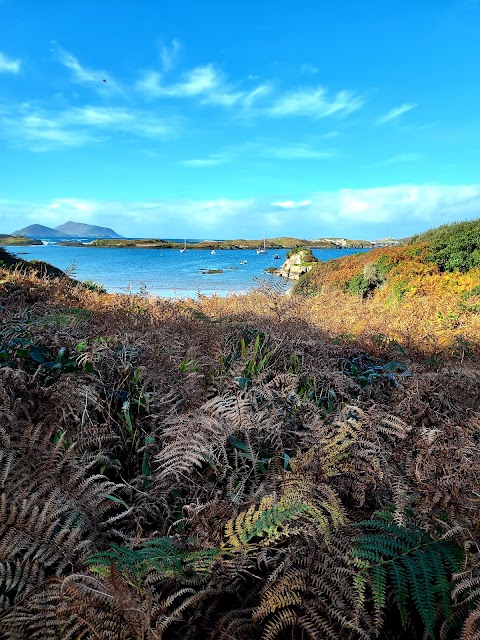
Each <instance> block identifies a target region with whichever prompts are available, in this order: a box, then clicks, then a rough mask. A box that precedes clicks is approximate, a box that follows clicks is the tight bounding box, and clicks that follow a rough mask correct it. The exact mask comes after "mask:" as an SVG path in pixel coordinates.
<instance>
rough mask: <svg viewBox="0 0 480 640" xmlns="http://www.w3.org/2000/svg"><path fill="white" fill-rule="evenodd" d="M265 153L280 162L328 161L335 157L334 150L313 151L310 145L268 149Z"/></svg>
mask: <svg viewBox="0 0 480 640" xmlns="http://www.w3.org/2000/svg"><path fill="white" fill-rule="evenodd" d="M263 153H264V155H266V156H268V157H271V158H278V159H280V160H326V159H328V158H333V157H334V156H335V152H334V151H332V150H323V149H313V148H312V147H310V146H309V145H291V146H277V147H268V148H267V149H265V150H264V152H263Z"/></svg>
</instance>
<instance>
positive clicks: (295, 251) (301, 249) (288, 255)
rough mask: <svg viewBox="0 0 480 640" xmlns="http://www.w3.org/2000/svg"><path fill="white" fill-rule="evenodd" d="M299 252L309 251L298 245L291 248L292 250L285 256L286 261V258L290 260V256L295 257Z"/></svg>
mask: <svg viewBox="0 0 480 640" xmlns="http://www.w3.org/2000/svg"><path fill="white" fill-rule="evenodd" d="M300 251H310V248H309V247H301V246H300V245H298V246H296V247H293V248H292V249H290V251H287V255H286V256H285V257H286V259H287V260H288V258H291V257H292V256H295V255H296V254H297V253H300Z"/></svg>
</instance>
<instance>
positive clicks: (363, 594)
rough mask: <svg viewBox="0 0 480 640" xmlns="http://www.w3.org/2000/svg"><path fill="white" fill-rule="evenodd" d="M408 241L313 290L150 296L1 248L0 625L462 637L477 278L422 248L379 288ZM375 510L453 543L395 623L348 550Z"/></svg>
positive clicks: (242, 637)
mask: <svg viewBox="0 0 480 640" xmlns="http://www.w3.org/2000/svg"><path fill="white" fill-rule="evenodd" d="M404 252H405V249H395V250H391V251H389V252H388V255H389V256H392V257H393V258H394V261H398V264H397V266H396V267H394V268H392V269H391V271H389V281H388V285H387V286H385V287H384V288H379V289H378V290H376V291H375V292H374V294H373V295H372V297H370V298H366V299H360V298H358V297H355V296H351V295H349V294H347V293H346V292H345V291H343V290H342V287H339V286H338V282H343V283H346V282H348V281H349V279H350V278H351V277H352V276H353V275H355V273H358V270H362V269H363V268H364V267H365V265H366V264H367V263H368V262H369V261H370V262H371V261H372V260H377V259H378V257H381V256H382V255H384V253H383V252H379V253H374V252H372V253H369V254H368V255H362V256H359V257H357V258H353V257H352V258H349V259H348V260H347V261H345V263H342V264H339V263H336V264H331V265H323V266H322V271H321V275H320V280H319V281H321V282H322V287H323V293H322V295H320V296H318V297H313V298H309V297H303V296H300V295H293V296H285V295H277V294H275V293H274V292H273V290H269V289H268V287H267V288H265V287H264V289H263V291H258V292H253V293H252V294H250V295H247V296H231V297H229V298H218V297H201V298H200V299H199V300H195V301H193V300H182V301H169V300H159V299H155V298H149V297H142V296H133V295H113V294H102V293H98V292H95V291H90V290H88V289H85V288H84V287H82V286H81V285H79V284H75V283H72V281H70V280H68V279H66V278H59V279H52V278H50V279H47V278H46V277H41V276H39V275H38V273H35V272H33V271H31V270H27V268H26V267H25V266H23V267H21V268H17V270H14V271H9V270H6V269H4V270H1V269H0V314H1V321H2V324H0V332H1V335H0V338H1V346H0V357H2V358H3V364H5V365H6V366H3V367H0V445H1V446H0V493H1V496H0V636H1V637H2V640H3V638H5V639H6V640H19V639H21V640H27V639H28V640H30V639H31V638H37V639H39V640H50V639H51V640H58V638H76V639H77V638H78V639H80V638H81V639H85V640H87V639H89V638H95V639H98V640H109V639H114V638H115V639H117V640H132V639H135V640H137V639H138V640H146V639H147V638H148V639H149V640H150V639H151V640H154V639H156V640H160V639H165V640H180V639H182V640H183V639H190V640H197V639H198V640H200V639H202V640H203V639H205V638H208V639H210V640H227V639H228V640H231V639H232V638H235V639H238V640H254V639H256V638H268V639H270V640H273V639H275V638H278V639H279V640H287V639H288V640H306V639H307V638H314V639H315V640H317V639H318V640H322V639H323V638H335V639H336V638H338V639H339V640H343V639H345V640H346V639H347V638H348V639H349V640H352V639H355V640H356V639H357V638H376V637H378V638H382V639H383V638H385V639H386V638H399V639H401V638H411V639H412V638H413V639H416V638H422V637H423V633H424V628H425V624H430V625H431V626H432V628H434V629H435V634H440V632H441V633H442V634H443V635H442V637H444V638H446V639H448V640H454V639H458V638H462V640H471V639H472V638H474V637H477V636H476V635H475V634H476V633H477V632H478V628H477V627H476V625H477V620H478V616H479V607H480V603H479V596H478V591H475V589H477V587H476V585H478V580H479V576H480V566H479V564H478V553H474V552H475V551H477V550H478V548H479V545H480V518H479V513H480V510H479V507H480V495H479V491H478V487H479V484H480V464H479V460H480V449H479V442H480V350H479V347H478V336H479V333H480V332H479V328H480V325H479V316H480V314H478V313H475V312H472V311H468V310H467V309H466V307H465V306H464V307H462V306H461V300H462V299H461V295H462V293H464V292H465V291H470V290H471V289H472V288H473V287H474V286H475V284H476V282H475V279H476V277H477V276H476V274H475V273H470V274H466V275H465V276H459V275H455V276H454V275H451V276H448V277H447V278H445V277H444V275H440V274H439V273H438V272H436V271H435V270H434V269H430V268H429V269H430V270H429V271H427V272H425V270H422V269H423V267H421V264H422V263H421V262H420V261H419V262H418V264H417V263H415V264H416V266H413V265H411V266H410V267H409V271H408V276H409V278H410V280H409V282H410V283H411V286H412V288H411V290H410V291H409V292H408V293H406V294H405V295H404V297H403V299H401V300H397V301H393V302H392V300H391V298H390V297H389V296H390V295H391V291H392V290H393V289H392V288H390V289H389V288H388V287H393V286H394V283H395V282H397V281H399V280H404V279H405V278H406V273H405V271H404V270H402V269H405V268H406V267H405V265H403V266H402V264H401V262H400V259H401V258H402V256H405V253H404ZM412 270H417V271H418V273H416V275H415V277H412ZM317 275H318V274H317ZM312 282H313V281H310V284H312ZM477 282H478V281H477ZM312 286H313V285H312ZM451 314H453V315H451ZM454 316H455V317H454ZM15 341H16V342H15ZM19 341H20V342H19ZM2 353H3V354H4V355H1V354H2ZM38 354H40V356H41V359H43V360H44V362H43V364H40V363H39V360H38ZM33 356H35V357H33ZM378 509H387V510H390V511H391V513H392V514H393V515H392V517H394V518H395V522H396V523H397V525H398V526H400V527H403V529H401V530H400V531H401V532H407V533H408V530H407V528H406V524H407V523H408V522H410V523H412V524H411V526H412V527H414V529H413V530H414V531H421V532H422V535H425V536H427V539H428V544H426V546H425V545H424V546H425V557H427V555H428V553H427V552H431V548H432V549H433V548H436V547H434V545H435V544H437V545H440V546H441V545H442V544H443V545H444V546H445V548H448V550H449V553H450V554H451V558H454V556H455V554H456V556H455V557H459V558H461V562H463V563H464V565H463V568H464V572H462V573H461V574H460V575H458V576H456V577H455V576H453V577H452V571H453V570H458V566H459V565H458V563H457V562H456V561H454V559H452V561H451V562H452V564H451V565H449V566H450V568H448V567H447V569H445V572H446V573H445V575H444V576H443V579H444V581H445V585H446V586H445V590H444V592H442V593H443V594H444V595H443V596H442V597H444V600H443V601H441V600H440V597H439V596H438V597H437V595H436V594H438V593H440V591H435V589H440V587H437V586H435V589H434V591H433V592H432V593H433V596H432V595H431V593H430V592H431V588H430V586H429V583H428V580H427V583H428V584H426V585H424V586H423V587H421V589H420V592H421V593H423V592H427V591H429V589H430V591H429V593H430V596H428V597H430V598H432V597H433V601H432V602H433V605H432V607H430V608H428V607H429V605H428V603H427V605H428V606H427V605H425V606H424V607H423V609H422V606H421V604H420V605H419V604H418V602H416V601H415V598H409V600H408V602H407V604H406V609H407V614H408V615H407V623H406V627H405V628H402V626H401V623H400V617H399V613H398V607H397V605H396V596H395V593H394V591H393V587H392V586H391V585H390V584H389V586H388V589H387V587H386V586H385V588H384V593H383V604H382V598H381V597H380V598H379V597H378V596H377V598H376V599H375V597H374V595H373V591H372V587H371V586H368V585H369V584H370V583H369V582H368V580H367V578H366V575H367V574H366V569H365V567H363V568H362V567H359V565H358V562H357V563H355V559H354V554H353V552H352V549H354V548H356V547H355V545H358V540H357V537H356V536H357V535H358V529H356V528H355V526H354V523H356V522H358V521H361V520H362V519H364V518H370V517H372V514H374V513H375V512H376V510H378ZM385 531H386V533H385V535H388V533H389V531H390V529H388V527H387V528H386V529H385ZM407 533H405V536H407ZM445 536H446V538H445ZM397 537H398V536H397ZM159 540H163V542H162V544H165V545H167V547H165V548H166V549H167V550H166V551H165V549H164V550H163V551H162V553H163V555H162V554H160V552H159V555H158V556H157V564H156V565H155V564H152V563H150V564H149V562H148V561H145V563H144V564H142V563H140V562H139V561H138V558H140V557H144V556H141V553H143V551H142V549H144V546H142V545H145V544H147V545H148V543H153V544H156V543H158V541H159ZM367 543H368V544H371V545H374V544H375V538H374V537H373V535H370V538H368V540H367ZM115 544H116V545H120V546H121V547H123V548H124V551H123V552H121V553H120V552H119V553H117V555H115V554H114V555H113V556H111V558H114V559H113V560H112V559H108V556H104V559H103V564H102V560H101V559H100V560H98V563H99V567H97V569H95V567H93V568H92V565H91V563H90V562H89V559H91V557H92V555H93V556H94V555H95V554H98V553H105V552H109V551H108V550H109V549H110V550H111V549H112V548H115V547H112V545H115ZM428 545H430V546H428ZM448 545H450V546H448ZM442 548H443V547H442ZM464 548H465V549H466V550H467V551H466V552H464ZM125 549H126V550H125ZM109 553H111V551H110V552H109ZM122 553H123V554H124V556H122ZM378 553H380V552H378ZM408 553H409V552H408ZM408 553H407V552H404V553H403V555H402V557H403V556H405V555H407V556H408ZM412 553H416V551H412ZM422 553H423V551H422ZM431 553H433V552H431ZM431 553H430V556H428V557H433V558H434V560H433V561H432V562H433V563H434V564H433V565H431V566H430V565H428V571H434V570H435V571H440V573H441V572H442V571H444V569H442V568H441V567H440V569H439V568H438V567H439V563H441V562H442V558H441V557H440V556H435V555H434V556H431ZM128 554H133V557H134V558H137V561H136V564H135V563H133V564H130V565H129V562H131V560H129V558H131V557H132V556H131V555H130V556H129V555H128ZM352 554H353V555H352ZM105 557H106V558H107V560H105ZM158 557H160V558H164V559H165V558H167V559H166V560H165V562H166V563H167V564H166V565H162V564H161V563H160V560H158ZM415 557H416V556H415ZM422 557H423V556H422ZM172 559H173V560H172ZM174 561H175V562H177V564H175V563H174ZM159 563H160V564H159ZM169 563H170V564H169ZM172 563H173V564H172ZM435 563H436V564H435ZM373 564H375V563H373ZM422 566H423V565H422ZM432 567H433V568H432ZM435 575H436V576H437V574H435ZM442 575H443V574H442ZM437 577H438V576H437ZM452 581H453V582H454V583H455V584H456V585H457V587H456V592H455V593H454V596H455V597H454V598H453V599H452V601H451V602H450V600H451V598H450V584H451V582H452ZM362 585H364V586H363V587H362ZM377 586H378V585H377ZM432 588H433V587H432ZM362 589H363V590H362ZM380 591H381V586H380ZM380 595H381V594H380ZM421 597H423V596H421ZM445 599H446V600H445ZM400 600H401V599H400ZM397 601H398V598H397ZM429 602H430V601H429ZM379 603H380V604H379ZM450 605H451V606H452V607H453V618H451V619H450V618H449V607H450ZM425 611H427V614H428V615H427V614H426V613H425ZM422 616H423V617H422ZM425 616H427V617H425ZM428 616H430V617H428ZM425 620H426V622H425ZM92 621H94V624H92ZM455 621H457V622H458V623H457V624H455ZM424 623H425V624H424ZM2 634H3V635H2Z"/></svg>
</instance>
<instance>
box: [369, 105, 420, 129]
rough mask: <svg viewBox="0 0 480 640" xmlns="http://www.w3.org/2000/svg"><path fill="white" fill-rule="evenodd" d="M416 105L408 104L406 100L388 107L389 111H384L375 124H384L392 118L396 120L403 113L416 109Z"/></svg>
mask: <svg viewBox="0 0 480 640" xmlns="http://www.w3.org/2000/svg"><path fill="white" fill-rule="evenodd" d="M416 107H418V105H417V104H410V103H408V102H405V103H404V104H401V105H400V106H399V107H394V108H393V109H390V111H387V113H385V114H384V115H383V116H381V117H380V118H379V119H378V120H377V124H385V123H386V122H391V121H392V120H396V119H397V118H399V117H400V116H402V115H403V114H404V113H408V112H409V111H411V110H412V109H416Z"/></svg>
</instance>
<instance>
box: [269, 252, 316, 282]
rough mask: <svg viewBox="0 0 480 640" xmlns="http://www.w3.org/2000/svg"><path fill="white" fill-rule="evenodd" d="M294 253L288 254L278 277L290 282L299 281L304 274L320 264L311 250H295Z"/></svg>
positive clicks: (277, 273) (278, 272)
mask: <svg viewBox="0 0 480 640" xmlns="http://www.w3.org/2000/svg"><path fill="white" fill-rule="evenodd" d="M293 251H294V253H292V252H289V253H287V259H286V260H285V262H284V263H283V264H282V266H281V267H280V269H278V271H277V272H276V275H278V276H281V277H282V278H288V279H289V280H298V279H299V278H300V276H302V275H303V274H304V273H307V272H308V271H310V269H311V268H312V267H313V266H314V265H315V263H316V262H318V259H317V258H315V256H314V255H313V253H312V252H311V251H310V249H299V250H293Z"/></svg>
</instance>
